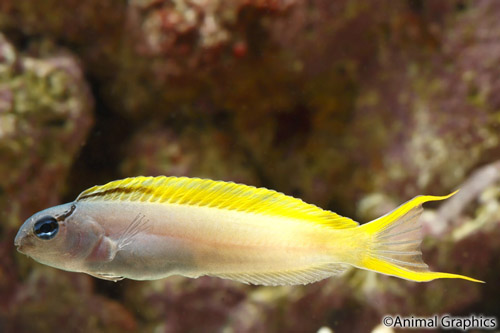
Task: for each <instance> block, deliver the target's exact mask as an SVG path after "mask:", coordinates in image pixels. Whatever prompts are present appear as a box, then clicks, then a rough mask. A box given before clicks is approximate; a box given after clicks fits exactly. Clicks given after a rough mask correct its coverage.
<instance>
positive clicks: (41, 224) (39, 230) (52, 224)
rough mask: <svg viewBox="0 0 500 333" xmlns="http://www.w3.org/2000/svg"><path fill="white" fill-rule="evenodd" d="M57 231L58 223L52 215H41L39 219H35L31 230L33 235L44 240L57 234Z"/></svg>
mask: <svg viewBox="0 0 500 333" xmlns="http://www.w3.org/2000/svg"><path fill="white" fill-rule="evenodd" d="M58 231H59V223H57V220H56V219H55V218H53V217H52V216H44V217H42V218H41V219H39V220H38V221H36V222H35V225H34V226H33V232H34V233H35V236H36V237H38V238H40V239H44V240H48V239H52V238H54V236H55V235H57V232H58Z"/></svg>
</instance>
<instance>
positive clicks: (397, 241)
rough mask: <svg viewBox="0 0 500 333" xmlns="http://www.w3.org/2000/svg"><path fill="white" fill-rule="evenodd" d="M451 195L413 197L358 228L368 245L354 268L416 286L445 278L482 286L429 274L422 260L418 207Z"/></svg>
mask: <svg viewBox="0 0 500 333" xmlns="http://www.w3.org/2000/svg"><path fill="white" fill-rule="evenodd" d="M455 193H456V192H454V193H452V194H450V195H447V196H442V197H436V196H418V197H415V198H413V199H412V200H410V201H408V202H406V203H404V204H402V205H401V206H399V207H398V208H396V209H395V210H393V211H392V212H390V213H388V214H386V215H384V216H382V217H380V218H378V219H376V220H374V221H372V222H370V223H367V224H365V225H362V226H361V227H359V229H360V230H362V231H364V232H366V233H367V234H368V239H369V241H368V243H369V244H370V245H369V246H368V251H367V253H366V255H365V256H364V257H363V258H362V259H361V262H360V263H359V264H358V265H356V266H358V267H360V268H364V269H368V270H371V271H375V272H378V273H382V274H386V275H392V276H396V277H399V278H403V279H406V280H411V281H418V282H423V281H431V280H434V279H446V278H448V279H464V280H469V281H474V282H483V281H479V280H476V279H473V278H470V277H467V276H463V275H457V274H450V273H438V272H431V271H430V270H429V267H428V266H427V265H426V264H425V263H424V262H423V260H422V252H421V251H420V243H421V242H422V224H421V223H420V222H419V217H420V215H421V214H422V211H423V208H422V204H423V203H425V202H427V201H437V200H443V199H447V198H449V197H451V196H452V195H453V194H455Z"/></svg>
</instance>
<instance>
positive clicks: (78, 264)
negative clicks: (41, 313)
mask: <svg viewBox="0 0 500 333" xmlns="http://www.w3.org/2000/svg"><path fill="white" fill-rule="evenodd" d="M444 198H446V197H432V196H420V197H416V198H414V199H413V200H411V201H409V202H407V203H406V204H403V205H402V206H400V207H398V208H397V209H396V210H394V211H393V212H391V213H389V214H387V215H385V216H383V217H381V218H379V219H377V220H375V221H372V222H370V223H367V224H365V225H363V226H359V225H358V224H357V223H356V222H354V221H353V220H351V219H349V218H345V217H342V216H340V215H337V214H335V213H333V212H330V211H326V210H323V209H321V208H318V207H316V206H314V205H310V204H307V203H305V202H303V201H302V200H300V199H296V198H293V197H290V196H286V195H284V194H282V193H278V192H275V191H272V190H268V189H264V188H255V187H251V186H246V185H240V184H235V183H231V182H221V181H212V180H204V179H199V178H187V177H163V176H161V177H135V178H127V179H124V180H119V181H114V182H111V183H108V184H106V185H102V186H94V187H92V188H90V189H88V190H86V191H84V192H82V193H81V194H80V195H79V196H78V198H77V199H76V200H75V201H74V202H72V203H68V204H64V205H60V206H56V207H52V208H49V209H46V210H44V211H41V212H39V213H37V214H35V215H33V216H32V217H30V218H29V219H28V220H27V221H26V222H25V223H24V224H23V226H22V227H21V228H20V230H19V232H18V235H17V236H16V239H15V244H16V246H17V247H18V250H19V251H21V252H23V253H25V254H27V255H28V256H30V257H32V258H33V259H35V260H37V261H39V262H41V263H44V264H47V265H50V266H54V267H57V268H60V269H64V270H69V271H75V272H83V273H87V274H90V275H93V276H95V277H99V278H103V279H108V280H113V281H117V280H120V279H122V278H130V279H135V280H153V279H160V278H165V277H168V276H171V275H183V276H187V277H193V278H195V277H198V276H203V275H209V276H217V277H221V278H228V279H232V280H236V281H240V282H244V283H251V284H258V285H294V284H307V283H311V282H315V281H319V280H322V279H325V278H328V277H330V276H334V275H337V274H340V273H342V272H343V271H344V270H345V269H346V268H347V267H349V266H355V267H358V268H363V269H368V270H373V271H377V272H380V273H384V274H388V275H394V276H398V277H401V278H405V279H409V280H414V281H429V280H433V279H436V278H462V279H467V280H472V281H478V280H475V279H472V278H468V277H465V276H461V275H455V274H448V273H435V272H430V271H429V270H428V267H427V265H425V263H423V261H422V259H421V252H420V249H419V247H420V242H421V225H420V224H419V223H418V217H419V216H420V214H421V212H422V208H421V205H422V203H424V202H426V201H430V200H441V199H444Z"/></svg>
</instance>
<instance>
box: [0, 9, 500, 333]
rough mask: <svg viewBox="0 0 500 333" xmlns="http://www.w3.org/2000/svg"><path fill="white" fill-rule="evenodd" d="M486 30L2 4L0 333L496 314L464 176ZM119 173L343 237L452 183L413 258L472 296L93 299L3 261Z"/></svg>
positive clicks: (333, 284) (91, 287)
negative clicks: (219, 192)
mask: <svg viewBox="0 0 500 333" xmlns="http://www.w3.org/2000/svg"><path fill="white" fill-rule="evenodd" d="M498 17H500V3H498V2H497V1H493V0H481V1H474V2H472V1H471V2H468V1H446V2H445V1H440V2H437V1H432V2H431V1H398V2H394V1H388V0H382V1H376V2H373V1H362V0H341V1H335V2H332V1H329V0H313V1H306V0H268V1H266V0H236V1H232V0H196V1H195V0H192V1H188V0H175V1H167V0H134V1H128V2H124V1H119V0H105V1H102V0H88V1H84V2H82V1H74V0H71V1H54V0H49V1H31V2H28V1H18V0H4V1H1V2H0V30H1V31H3V32H4V34H5V35H6V36H8V39H9V41H7V39H5V38H4V37H1V38H0V172H1V174H2V175H8V177H1V178H0V255H1V256H0V258H1V259H0V296H2V297H0V298H1V300H0V330H2V328H6V329H7V331H33V330H37V331H54V328H56V329H57V328H65V329H66V330H75V329H81V330H85V331H95V330H100V331H105V330H108V331H123V330H135V329H137V330H141V331H144V330H146V331H148V330H151V331H152V330H156V331H160V332H177V331H196V330H197V329H198V328H200V327H204V328H206V329H208V330H209V331H220V330H227V331H229V332H231V331H235V332H253V331H278V330H285V331H292V332H293V331H297V332H299V331H302V332H303V331H315V330H317V329H318V328H319V327H321V326H329V327H332V328H334V329H335V331H338V332H344V331H369V330H371V329H372V328H374V327H375V326H377V325H378V324H380V318H381V316H383V315H385V314H387V313H400V314H408V315H411V314H415V315H431V314H435V313H441V314H442V313H452V314H456V315H468V314H470V313H484V314H486V315H496V316H497V317H499V316H500V312H499V311H498V302H497V301H496V300H497V299H498V298H499V296H500V295H498V291H497V290H496V288H495V286H496V285H495V283H494V281H497V280H498V270H497V269H496V267H497V266H498V265H497V264H496V262H497V261H498V260H497V259H498V254H499V253H500V249H499V246H498V245H497V243H498V242H497V241H496V240H497V239H498V237H499V236H500V235H498V230H499V228H498V224H499V223H500V215H499V212H500V207H499V199H500V197H499V193H500V192H499V191H500V190H499V186H500V185H499V181H498V179H499V178H500V177H496V176H495V175H493V176H491V174H489V173H488V172H490V171H491V170H493V171H491V172H496V171H495V170H497V169H498V167H496V165H497V164H491V165H490V166H492V168H490V169H488V170H490V171H488V170H486V169H480V167H481V166H482V165H485V164H488V163H491V162H495V161H499V160H500V149H499V147H500V145H499V142H498V140H499V133H500V132H499V130H498V129H499V122H500V98H499V97H498V93H497V92H498V91H500V23H499V22H500V21H499V20H498ZM89 87H90V89H89ZM91 95H92V96H91ZM94 100H95V123H94V126H93V127H92V130H91V131H90V134H89V130H90V128H91V125H92V124H93V118H94V117H93V115H92V109H93V108H94V107H93V104H94V102H93V101H94ZM87 136H88V138H87ZM86 138H87V139H86ZM82 147H83V148H82ZM80 149H82V150H81V151H80ZM475 170H480V171H479V172H483V171H484V170H486V173H484V172H483V173H482V175H486V176H485V177H479V178H476V177H471V178H468V177H469V175H471V174H473V173H474V171H475ZM481 170H483V171H481ZM139 174H144V175H158V174H166V175H187V176H197V177H209V178H215V179H224V180H233V181H238V182H244V183H247V184H252V185H258V186H266V187H270V188H274V189H276V190H279V191H282V192H285V193H287V194H292V195H295V196H298V197H301V198H303V199H304V200H306V201H308V202H311V203H315V204H318V205H320V206H321V207H324V208H328V209H331V210H334V211H336V212H339V213H341V214H344V215H348V216H351V217H353V218H355V219H358V220H361V221H368V220H370V219H373V218H376V217H378V216H379V215H381V214H384V213H385V212H387V211H388V210H390V209H392V208H394V207H395V206H396V205H397V204H400V203H401V202H403V201H404V200H406V199H409V198H411V197H413V196H414V195H417V194H421V193H429V194H446V193H449V192H450V191H451V190H453V189H455V188H457V187H459V186H461V184H464V185H463V189H462V193H464V194H462V193H459V194H458V195H457V196H456V198H457V199H456V200H455V198H453V199H451V200H450V201H449V202H450V204H449V205H448V204H444V205H443V206H441V207H442V208H441V209H440V210H437V211H433V210H432V209H431V210H429V211H428V212H426V214H425V215H424V216H423V219H424V221H425V226H426V232H427V233H428V235H429V237H428V238H427V239H426V241H425V242H424V245H423V249H424V258H425V259H426V261H427V262H428V263H429V264H430V266H431V267H432V268H434V269H439V270H442V271H450V272H458V273H462V274H468V275H471V276H473V277H477V278H480V279H483V280H486V281H487V282H489V283H487V284H486V285H479V284H472V283H467V282H464V281H452V280H450V281H435V282H433V283H429V284H415V283H411V282H407V281H401V280H396V279H394V278H390V277H384V276H380V275H375V274H373V273H367V272H362V271H357V270H353V271H350V272H348V273H347V274H346V275H345V276H344V277H343V278H340V279H329V280H327V281H323V282H320V283H316V284H313V285H309V286H300V287H293V288H292V287H283V288H268V287H252V286H246V285H242V284H238V283H233V282H231V281H223V280H217V279H210V278H201V279H196V280H189V279H183V278H177V277H174V278H171V279H166V280H162V281H155V282H134V281H123V282H119V283H110V282H109V283H108V282H102V281H96V280H95V279H92V278H90V277H87V276H84V275H78V274H71V273H65V272H61V271H56V270H52V269H49V268H45V267H43V266H42V265H40V264H37V263H34V262H33V261H31V260H28V259H26V258H24V257H23V256H21V255H19V254H17V253H16V252H15V249H14V248H13V246H12V239H13V237H14V235H15V231H16V230H17V228H18V226H19V225H20V224H21V223H22V221H23V220H24V219H25V218H26V217H28V216H29V215H31V214H32V213H34V212H36V211H38V210H40V209H42V208H45V207H48V206H51V205H54V204H57V203H59V202H61V201H64V200H65V199H67V200H72V199H73V198H74V196H75V195H77V194H78V193H79V192H80V191H81V190H83V189H85V188H87V187H89V186H91V185H94V184H97V183H103V182H106V181H108V180H112V179H117V178H120V177H125V176H134V175H139ZM466 179H469V181H468V182H465V181H466ZM471 184H472V185H471ZM452 200H453V201H452ZM452 202H454V204H452ZM429 206H430V207H431V208H432V207H437V206H432V205H429ZM33 317H39V318H43V319H41V320H39V321H30V320H29V319H30V318H33Z"/></svg>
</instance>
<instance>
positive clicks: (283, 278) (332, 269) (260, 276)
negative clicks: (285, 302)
mask: <svg viewBox="0 0 500 333" xmlns="http://www.w3.org/2000/svg"><path fill="white" fill-rule="evenodd" d="M346 269H347V266H346V265H343V264H332V263H326V264H318V265H314V266H309V267H305V268H300V269H295V270H280V271H272V272H235V273H221V274H210V275H212V276H217V277H220V278H223V279H230V280H234V281H238V282H243V283H246V284H254V285H263V286H286V285H298V284H309V283H313V282H317V281H320V280H323V279H326V278H329V277H331V276H334V275H339V274H342V273H343V272H344V271H345V270H346Z"/></svg>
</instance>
